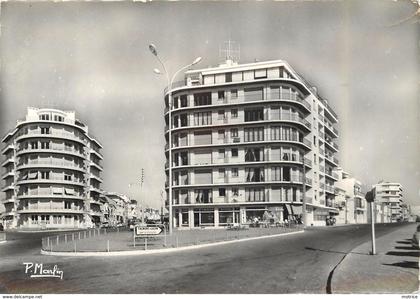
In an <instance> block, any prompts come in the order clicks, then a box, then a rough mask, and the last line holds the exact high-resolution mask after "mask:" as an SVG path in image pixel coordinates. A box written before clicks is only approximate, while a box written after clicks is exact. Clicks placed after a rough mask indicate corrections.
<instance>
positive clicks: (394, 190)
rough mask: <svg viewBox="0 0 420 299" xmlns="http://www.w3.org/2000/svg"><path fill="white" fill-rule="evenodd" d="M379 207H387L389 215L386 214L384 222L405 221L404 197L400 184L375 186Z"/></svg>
mask: <svg viewBox="0 0 420 299" xmlns="http://www.w3.org/2000/svg"><path fill="white" fill-rule="evenodd" d="M374 187H375V189H376V198H375V202H376V204H377V205H380V206H382V209H384V207H385V206H386V207H387V209H386V210H388V213H386V214H385V213H384V220H383V221H384V222H397V221H402V220H403V211H402V204H403V196H402V191H403V190H402V186H401V184H400V183H390V182H379V183H378V184H376V185H375V186H374Z"/></svg>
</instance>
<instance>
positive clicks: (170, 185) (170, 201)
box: [149, 44, 201, 234]
mask: <svg viewBox="0 0 420 299" xmlns="http://www.w3.org/2000/svg"><path fill="white" fill-rule="evenodd" d="M149 50H150V52H151V53H152V54H153V55H154V56H156V58H157V60H158V61H159V63H160V64H161V65H162V68H163V71H164V73H165V76H166V81H167V84H168V85H167V86H168V91H167V93H168V106H169V107H168V108H169V114H168V117H169V136H168V137H169V138H168V139H169V141H168V145H169V178H168V179H169V186H168V187H169V234H172V227H173V219H172V169H171V168H172V130H171V129H172V84H173V82H174V80H175V77H176V76H177V75H178V74H179V73H180V72H181V71H183V70H185V69H187V68H189V67H191V66H193V65H195V64H197V63H199V62H200V61H201V57H197V58H196V59H194V61H193V62H192V63H190V64H188V65H186V66H184V67H182V68H180V69H179V70H177V71H176V72H175V73H174V75H173V76H172V78H171V79H170V80H169V73H168V71H167V70H166V67H165V64H164V63H163V62H162V60H161V59H160V58H159V55H158V53H157V48H156V46H155V45H154V44H150V45H149ZM153 72H154V73H155V74H157V75H162V72H161V71H160V70H159V69H156V68H155V69H153Z"/></svg>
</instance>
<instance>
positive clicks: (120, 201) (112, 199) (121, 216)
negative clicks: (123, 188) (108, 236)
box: [102, 191, 130, 226]
mask: <svg viewBox="0 0 420 299" xmlns="http://www.w3.org/2000/svg"><path fill="white" fill-rule="evenodd" d="M102 197H103V200H104V205H103V207H102V210H103V213H104V219H103V222H108V223H109V224H110V225H111V226H116V225H118V224H126V223H127V221H128V210H129V203H130V199H129V198H128V197H127V196H126V195H123V194H119V193H116V192H105V191H104V192H103V194H102Z"/></svg>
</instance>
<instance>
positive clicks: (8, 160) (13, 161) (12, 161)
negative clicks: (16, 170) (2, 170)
mask: <svg viewBox="0 0 420 299" xmlns="http://www.w3.org/2000/svg"><path fill="white" fill-rule="evenodd" d="M15 161H16V160H15V158H13V157H11V158H7V159H6V160H5V161H4V162H3V163H2V164H1V166H6V165H8V164H13V163H15Z"/></svg>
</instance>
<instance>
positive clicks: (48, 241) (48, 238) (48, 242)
mask: <svg viewBox="0 0 420 299" xmlns="http://www.w3.org/2000/svg"><path fill="white" fill-rule="evenodd" d="M48 247H50V237H47V250H48Z"/></svg>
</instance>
